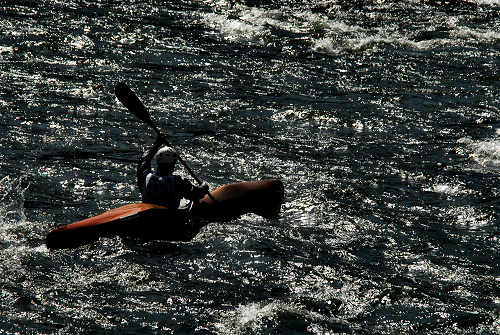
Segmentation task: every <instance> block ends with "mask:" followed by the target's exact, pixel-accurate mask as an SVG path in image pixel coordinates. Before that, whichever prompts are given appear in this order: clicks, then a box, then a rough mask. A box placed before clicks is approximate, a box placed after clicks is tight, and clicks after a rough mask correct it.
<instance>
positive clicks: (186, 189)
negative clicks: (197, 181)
mask: <svg viewBox="0 0 500 335" xmlns="http://www.w3.org/2000/svg"><path fill="white" fill-rule="evenodd" d="M177 178H179V180H178V183H179V184H180V185H181V195H182V197H184V198H186V199H188V200H191V201H198V200H200V199H201V198H203V197H204V196H205V194H207V193H208V185H207V184H206V183H203V184H202V185H200V186H196V185H193V184H192V183H191V182H190V181H189V180H187V179H184V178H182V177H179V176H177Z"/></svg>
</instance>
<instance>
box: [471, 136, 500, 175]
mask: <svg viewBox="0 0 500 335" xmlns="http://www.w3.org/2000/svg"><path fill="white" fill-rule="evenodd" d="M472 149H473V154H472V158H473V159H474V160H475V161H476V162H478V163H479V164H481V165H482V166H485V167H493V168H500V142H499V141H498V140H490V141H484V142H478V143H474V144H472Z"/></svg>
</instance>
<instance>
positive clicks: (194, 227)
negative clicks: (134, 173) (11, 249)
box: [45, 179, 284, 249]
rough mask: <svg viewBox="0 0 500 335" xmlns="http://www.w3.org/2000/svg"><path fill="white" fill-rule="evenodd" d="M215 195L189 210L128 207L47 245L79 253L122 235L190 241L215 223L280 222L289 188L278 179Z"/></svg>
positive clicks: (70, 227)
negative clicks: (252, 218)
mask: <svg viewBox="0 0 500 335" xmlns="http://www.w3.org/2000/svg"><path fill="white" fill-rule="evenodd" d="M210 194H211V196H212V198H211V197H209V196H208V195H205V196H204V197H203V198H202V199H200V200H199V201H198V202H197V203H193V205H192V206H191V208H190V209H188V210H181V209H171V208H167V207H164V206H160V205H154V204H147V203H132V204H126V205H123V206H121V207H118V208H114V209H111V210H109V211H106V212H104V213H101V214H99V215H97V216H93V217H90V218H88V219H85V220H81V221H78V222H74V223H71V224H67V225H63V226H61V227H58V228H55V229H53V230H51V231H50V232H49V233H48V234H47V239H46V241H45V244H46V246H47V248H49V249H62V248H75V247H78V246H81V245H84V244H88V243H92V242H94V241H97V240H98V239H99V238H101V237H111V236H116V235H125V236H132V237H138V238H144V239H158V240H169V241H188V240H190V239H191V238H192V237H194V235H196V233H197V232H198V231H199V229H200V228H201V227H202V226H204V225H206V224H208V223H210V222H227V221H230V220H234V219H236V218H238V217H239V216H241V215H243V214H248V213H253V214H257V215H260V216H262V217H264V218H272V217H276V216H277V215H278V214H279V211H280V209H281V204H282V203H283V200H284V188H283V183H282V182H281V181H279V180H275V179H273V180H262V181H247V182H239V183H232V184H227V185H223V186H221V187H219V188H217V189H215V190H213V191H210ZM213 199H215V201H214V200H213Z"/></svg>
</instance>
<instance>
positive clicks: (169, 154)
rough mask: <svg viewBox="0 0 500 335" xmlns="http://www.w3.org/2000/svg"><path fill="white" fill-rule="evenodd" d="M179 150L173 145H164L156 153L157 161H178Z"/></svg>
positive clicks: (167, 162)
mask: <svg viewBox="0 0 500 335" xmlns="http://www.w3.org/2000/svg"><path fill="white" fill-rule="evenodd" d="M177 157H178V155H177V151H175V149H174V148H172V147H163V148H161V149H160V150H158V152H157V153H156V155H155V159H156V163H157V164H158V165H162V164H175V162H177Z"/></svg>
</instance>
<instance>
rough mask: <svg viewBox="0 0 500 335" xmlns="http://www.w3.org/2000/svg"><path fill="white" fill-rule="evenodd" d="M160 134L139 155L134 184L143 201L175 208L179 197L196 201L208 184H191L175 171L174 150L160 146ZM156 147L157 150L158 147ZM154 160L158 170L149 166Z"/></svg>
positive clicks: (203, 193) (205, 190)
mask: <svg viewBox="0 0 500 335" xmlns="http://www.w3.org/2000/svg"><path fill="white" fill-rule="evenodd" d="M162 144H163V141H162V138H161V136H158V139H157V140H156V142H155V144H154V145H153V147H152V148H151V149H149V150H147V151H146V152H145V153H144V155H143V156H142V157H141V159H140V161H139V164H138V167H137V184H138V186H139V190H140V192H141V196H142V202H145V203H152V204H157V205H162V206H166V207H168V208H178V207H179V205H180V201H181V199H182V198H186V199H189V200H191V201H198V200H199V199H200V198H201V197H203V196H204V195H205V194H206V193H207V191H208V186H206V185H203V186H202V187H198V186H194V185H193V184H191V182H189V181H188V180H186V179H184V178H182V177H180V176H178V175H174V174H173V172H174V169H175V164H176V162H177V158H178V155H177V152H176V151H175V150H174V149H173V148H171V147H168V146H166V147H163V148H161V149H160V147H161V145H162ZM158 149H159V150H158ZM153 157H154V158H155V160H156V163H157V166H158V170H157V171H155V170H153V169H152V168H151V160H152V159H153Z"/></svg>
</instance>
